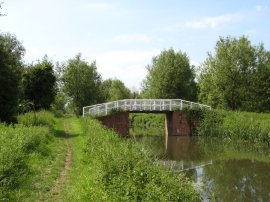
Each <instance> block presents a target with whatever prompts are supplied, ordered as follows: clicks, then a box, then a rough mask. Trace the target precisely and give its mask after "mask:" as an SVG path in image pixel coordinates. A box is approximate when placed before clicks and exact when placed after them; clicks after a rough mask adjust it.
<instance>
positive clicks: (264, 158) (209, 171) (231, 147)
mask: <svg viewBox="0 0 270 202" xmlns="http://www.w3.org/2000/svg"><path fill="white" fill-rule="evenodd" d="M138 141H140V142H141V143H142V144H143V145H144V146H145V147H146V148H148V149H150V150H151V152H152V153H153V154H155V156H158V157H160V159H162V162H163V165H164V166H165V167H167V168H169V169H172V170H174V171H178V172H181V171H182V172H183V173H185V175H186V176H187V177H189V178H190V179H192V180H193V181H194V182H195V183H196V184H197V186H198V187H200V189H202V190H203V192H202V198H203V200H204V201H209V200H210V199H209V198H212V199H213V198H215V199H217V200H218V201H270V156H269V147H254V145H253V144H248V143H243V142H240V143H239V142H233V141H230V142H228V141H224V140H219V139H204V138H200V139H199V138H194V137H193V138H189V137H177V136H171V137H169V139H168V143H167V150H166V149H165V148H166V147H165V146H164V145H165V138H164V137H162V136H160V137H157V136H154V137H153V136H143V137H141V138H138Z"/></svg>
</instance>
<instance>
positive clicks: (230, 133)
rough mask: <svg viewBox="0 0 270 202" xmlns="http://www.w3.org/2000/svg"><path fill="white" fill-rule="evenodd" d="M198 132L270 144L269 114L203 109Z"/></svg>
mask: <svg viewBox="0 0 270 202" xmlns="http://www.w3.org/2000/svg"><path fill="white" fill-rule="evenodd" d="M198 134H199V135H201V136H211V137H222V138H229V139H242V140H247V141H251V142H263V143H267V144H270V114H260V113H252V112H232V111H222V110H212V111H205V112H204V113H203V115H202V117H201V123H200V126H199V129H198Z"/></svg>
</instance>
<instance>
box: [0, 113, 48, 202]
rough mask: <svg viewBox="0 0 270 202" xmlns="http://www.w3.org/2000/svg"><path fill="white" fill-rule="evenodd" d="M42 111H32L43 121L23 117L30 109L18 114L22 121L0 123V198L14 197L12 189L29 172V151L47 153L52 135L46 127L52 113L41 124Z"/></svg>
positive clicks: (28, 114)
mask: <svg viewBox="0 0 270 202" xmlns="http://www.w3.org/2000/svg"><path fill="white" fill-rule="evenodd" d="M43 115H44V112H41V113H37V114H35V116H36V118H37V120H43V121H41V122H42V123H43V124H37V122H31V121H33V119H29V120H27V119H28V117H31V116H30V113H27V114H26V115H21V116H20V118H19V122H20V123H23V124H17V125H5V124H0V200H17V199H16V196H15V195H14V191H15V190H16V189H18V188H19V187H20V186H21V185H23V184H24V183H25V181H26V180H27V179H28V178H29V176H30V175H31V174H32V173H31V172H32V171H31V169H30V167H31V165H30V164H29V161H30V158H31V156H32V154H34V153H35V154H38V155H41V156H48V155H49V154H50V148H49V147H48V144H49V142H50V141H51V140H52V139H53V135H52V132H51V128H49V127H51V122H52V120H51V118H52V117H51V118H50V119H48V120H46V122H47V123H46V124H45V119H44V117H43ZM41 117H43V118H41ZM26 120H27V123H26V122H25V121H26ZM24 124H26V125H24ZM35 125H42V126H35Z"/></svg>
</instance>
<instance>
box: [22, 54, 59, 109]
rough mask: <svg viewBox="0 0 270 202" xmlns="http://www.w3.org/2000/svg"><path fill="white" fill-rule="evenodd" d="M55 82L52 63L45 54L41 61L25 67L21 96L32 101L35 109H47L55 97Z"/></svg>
mask: <svg viewBox="0 0 270 202" xmlns="http://www.w3.org/2000/svg"><path fill="white" fill-rule="evenodd" d="M55 83H56V77H55V75H54V72H53V64H52V62H50V61H49V60H48V58H47V56H45V57H44V58H43V60H42V61H41V62H38V63H37V64H35V65H31V66H30V67H28V68H27V69H25V71H24V74H23V79H22V86H23V98H24V99H25V100H28V101H30V102H32V103H33V104H34V109H35V110H39V109H49V108H50V105H51V104H52V102H53V101H54V98H55V90H56V89H55Z"/></svg>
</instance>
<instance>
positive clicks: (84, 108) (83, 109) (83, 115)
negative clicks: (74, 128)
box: [82, 107, 85, 117]
mask: <svg viewBox="0 0 270 202" xmlns="http://www.w3.org/2000/svg"><path fill="white" fill-rule="evenodd" d="M84 109H85V108H84V107H83V109H82V110H83V113H82V114H83V117H84Z"/></svg>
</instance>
